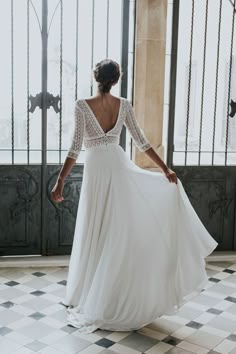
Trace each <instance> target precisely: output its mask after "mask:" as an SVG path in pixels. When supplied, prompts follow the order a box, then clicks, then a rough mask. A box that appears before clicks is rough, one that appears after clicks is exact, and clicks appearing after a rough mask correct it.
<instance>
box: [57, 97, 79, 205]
mask: <svg viewBox="0 0 236 354" xmlns="http://www.w3.org/2000/svg"><path fill="white" fill-rule="evenodd" d="M74 117H75V120H74V122H75V123H74V134H73V139H72V143H71V146H70V148H69V151H68V153H67V156H66V159H65V162H64V164H63V166H62V168H61V170H60V172H59V174H58V178H57V181H56V183H55V185H54V187H53V189H52V192H51V197H52V200H53V201H54V202H61V201H62V200H63V199H64V198H63V196H62V192H63V188H64V181H65V179H66V177H67V176H68V174H69V173H70V171H71V169H72V167H73V166H74V164H75V162H76V160H77V158H78V156H79V153H80V150H81V148H82V144H83V137H84V127H85V122H84V115H83V112H82V110H81V109H80V108H79V107H78V103H77V102H76V103H75V109H74Z"/></svg>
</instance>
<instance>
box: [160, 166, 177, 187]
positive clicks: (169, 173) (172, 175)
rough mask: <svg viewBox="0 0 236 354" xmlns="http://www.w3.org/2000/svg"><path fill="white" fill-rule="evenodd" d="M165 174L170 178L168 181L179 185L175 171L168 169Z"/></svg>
mask: <svg viewBox="0 0 236 354" xmlns="http://www.w3.org/2000/svg"><path fill="white" fill-rule="evenodd" d="M163 172H164V174H165V176H166V178H168V180H169V181H170V182H172V183H176V184H177V182H178V178H177V175H176V173H175V172H174V171H172V170H171V169H170V168H169V167H167V169H165V170H164V171H163Z"/></svg>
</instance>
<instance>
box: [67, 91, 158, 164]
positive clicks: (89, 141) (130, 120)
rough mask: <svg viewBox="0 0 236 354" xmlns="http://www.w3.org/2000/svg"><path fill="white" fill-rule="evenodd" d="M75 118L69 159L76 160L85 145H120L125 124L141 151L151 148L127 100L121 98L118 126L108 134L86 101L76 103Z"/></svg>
mask: <svg viewBox="0 0 236 354" xmlns="http://www.w3.org/2000/svg"><path fill="white" fill-rule="evenodd" d="M74 118H75V123H74V134H73V138H72V143H71V146H70V148H69V151H68V154H67V157H70V158H73V159H75V160H76V159H77V158H78V155H79V152H80V150H81V148H82V144H83V143H84V147H85V149H88V148H90V147H93V146H97V145H107V144H113V143H116V144H119V140H120V133H121V130H122V127H123V124H124V125H125V126H126V128H127V129H128V131H129V132H130V134H131V136H132V138H133V140H134V142H135V144H136V146H137V148H138V149H139V150H140V151H146V150H148V149H150V147H151V145H150V143H149V141H148V140H147V138H146V136H145V134H144V132H143V130H142V129H141V128H140V126H139V125H138V122H137V120H136V117H135V114H134V109H133V106H132V105H131V103H130V102H129V101H128V100H127V99H126V98H123V97H121V98H120V108H119V113H118V117H117V121H116V124H115V125H114V127H113V128H112V129H110V130H109V131H108V132H105V131H104V130H103V129H102V127H101V125H100V123H99V122H98V120H97V118H96V117H95V115H94V113H93V111H92V110H91V108H90V106H89V105H88V103H87V102H86V100H84V99H79V100H77V101H76V102H75V109H74Z"/></svg>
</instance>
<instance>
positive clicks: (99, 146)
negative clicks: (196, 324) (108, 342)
mask: <svg viewBox="0 0 236 354" xmlns="http://www.w3.org/2000/svg"><path fill="white" fill-rule="evenodd" d="M123 124H125V126H126V127H127V129H128V130H129V132H130V133H131V135H132V137H133V139H134V142H135V144H136V146H137V147H138V148H139V150H140V151H146V150H147V149H149V148H150V147H151V145H150V144H149V142H148V140H147V139H146V137H145V135H144V133H143V131H142V129H141V128H140V127H139V126H138V123H137V121H136V118H135V115H134V110H133V107H132V105H131V103H130V102H129V101H128V100H127V99H125V98H121V100H120V109H119V114H118V118H117V122H116V124H115V126H114V127H113V128H112V129H111V130H109V131H108V132H107V133H105V132H104V131H103V129H102V127H101V126H100V124H99V122H98V120H97V119H96V117H95V115H94V114H93V112H92V110H91V108H90V106H89V105H88V103H87V102H86V101H85V100H83V99H80V100H78V101H76V104H75V130H74V137H73V141H72V144H71V147H70V149H69V151H68V155H67V156H69V157H71V158H74V159H77V157H78V154H79V151H80V149H81V147H82V143H84V146H85V164H84V175H83V182H82V189H81V194H80V200H79V205H78V211H77V218H76V225H75V232H74V241H73V247H72V253H71V258H70V264H69V273H68V280H67V287H66V296H65V299H64V301H63V302H64V304H65V305H67V306H68V307H67V312H68V317H67V323H68V324H70V325H72V326H74V327H77V328H79V331H80V332H83V333H91V332H93V331H95V330H96V329H98V328H100V329H106V330H111V331H130V330H136V329H139V328H141V327H143V326H145V325H147V324H149V323H151V322H152V321H154V320H155V319H156V318H157V317H158V316H161V315H164V314H165V315H171V314H174V313H176V311H178V308H179V307H180V306H181V305H182V304H183V303H184V302H186V301H187V300H188V299H189V298H191V297H192V296H194V295H195V294H197V293H198V292H200V291H201V290H202V288H203V287H204V285H205V284H206V282H207V280H208V279H207V274H206V271H205V260H204V258H205V257H206V256H208V255H209V254H210V253H211V252H212V251H213V250H214V249H215V248H216V246H217V245H218V243H217V242H216V241H215V240H214V239H213V238H212V237H211V235H210V234H209V233H208V231H207V230H206V228H205V227H204V226H203V224H202V222H201V221H200V219H199V218H198V216H197V214H196V212H195V211H194V209H193V207H192V205H191V204H190V201H189V199H188V197H187V195H186V193H185V191H184V188H183V186H182V183H181V181H180V179H178V183H177V185H176V184H175V183H170V182H169V181H168V179H167V178H166V177H165V176H164V175H163V174H162V173H161V172H150V171H146V170H144V169H142V168H140V167H138V166H137V165H135V164H134V163H133V162H132V160H130V159H129V158H128V156H127V154H126V153H125V152H124V150H123V149H122V148H121V146H120V145H119V137H120V133H121V129H122V126H123Z"/></svg>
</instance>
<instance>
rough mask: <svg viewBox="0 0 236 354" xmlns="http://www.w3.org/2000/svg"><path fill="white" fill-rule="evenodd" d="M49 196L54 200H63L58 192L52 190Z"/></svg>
mask: <svg viewBox="0 0 236 354" xmlns="http://www.w3.org/2000/svg"><path fill="white" fill-rule="evenodd" d="M51 198H52V200H53V201H54V202H57V203H59V202H62V201H63V200H64V198H63V196H62V195H61V194H59V193H56V192H52V193H51Z"/></svg>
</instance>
